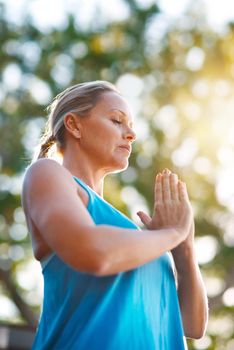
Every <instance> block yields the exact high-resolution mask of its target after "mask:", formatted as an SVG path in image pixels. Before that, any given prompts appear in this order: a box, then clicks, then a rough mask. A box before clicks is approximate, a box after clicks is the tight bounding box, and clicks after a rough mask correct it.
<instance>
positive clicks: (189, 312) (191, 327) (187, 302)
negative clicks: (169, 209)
mask: <svg viewBox="0 0 234 350" xmlns="http://www.w3.org/2000/svg"><path fill="white" fill-rule="evenodd" d="M161 180H162V183H161V186H162V187H163V186H168V184H170V191H169V192H168V193H167V192H165V191H164V192H163V193H164V196H165V197H166V198H164V199H165V200H166V202H170V201H171V200H172V201H177V200H178V199H179V198H178V196H177V194H178V192H177V191H176V187H177V186H178V178H177V176H176V175H175V174H172V173H170V172H164V173H163V176H162V177H161ZM160 197H161V194H160V193H155V202H156V203H157V202H160V201H161V198H160ZM138 215H139V216H140V218H141V220H142V222H143V223H144V224H145V225H146V227H147V228H149V229H155V228H157V227H158V228H160V227H161V225H162V222H161V218H160V212H159V211H157V208H155V213H154V215H153V217H152V218H150V217H149V216H148V215H147V214H145V213H143V212H140V213H138ZM172 255H173V258H174V262H175V267H176V270H177V278H178V297H179V303H180V309H181V316H182V320H183V326H184V332H185V336H186V337H188V338H195V339H197V338H201V337H202V336H203V334H204V332H205V329H206V324H207V319H208V306H207V296H206V292H205V288H204V284H203V281H202V277H201V273H200V270H199V266H198V264H197V261H196V257H195V250H194V223H193V221H192V222H191V226H190V228H189V235H188V236H187V237H186V239H185V240H184V241H183V242H181V243H180V244H179V245H178V246H177V247H175V248H174V249H172Z"/></svg>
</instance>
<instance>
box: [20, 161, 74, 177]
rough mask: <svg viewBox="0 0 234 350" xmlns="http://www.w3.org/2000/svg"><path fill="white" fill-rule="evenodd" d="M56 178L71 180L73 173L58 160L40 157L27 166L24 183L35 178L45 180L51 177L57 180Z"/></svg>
mask: <svg viewBox="0 0 234 350" xmlns="http://www.w3.org/2000/svg"><path fill="white" fill-rule="evenodd" d="M55 175H56V176H55ZM51 177H52V178H51ZM56 178H59V179H62V178H64V179H70V180H71V179H72V174H71V173H70V172H69V171H68V170H67V169H66V168H65V167H64V166H62V165H61V164H59V163H58V162H57V161H55V160H53V159H48V158H42V159H38V160H37V161H36V162H34V163H33V164H31V165H30V166H29V167H28V168H27V170H26V173H25V176H24V183H25V182H29V181H34V180H38V181H43V180H45V179H46V180H47V181H50V179H52V180H55V179H56Z"/></svg>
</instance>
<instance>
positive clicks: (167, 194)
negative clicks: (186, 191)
mask: <svg viewBox="0 0 234 350" xmlns="http://www.w3.org/2000/svg"><path fill="white" fill-rule="evenodd" d="M169 178H170V172H169V170H167V169H166V170H165V171H164V172H163V176H162V195H163V201H164V202H168V201H170V199H171V189H170V179H169Z"/></svg>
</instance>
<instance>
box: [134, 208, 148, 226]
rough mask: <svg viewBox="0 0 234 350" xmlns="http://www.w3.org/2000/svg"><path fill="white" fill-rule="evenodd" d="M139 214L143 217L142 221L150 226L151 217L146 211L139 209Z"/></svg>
mask: <svg viewBox="0 0 234 350" xmlns="http://www.w3.org/2000/svg"><path fill="white" fill-rule="evenodd" d="M137 215H138V216H139V218H140V219H141V222H142V223H143V224H144V225H145V226H146V227H149V225H150V223H151V217H150V216H149V215H148V214H146V213H144V212H143V211H138V213H137Z"/></svg>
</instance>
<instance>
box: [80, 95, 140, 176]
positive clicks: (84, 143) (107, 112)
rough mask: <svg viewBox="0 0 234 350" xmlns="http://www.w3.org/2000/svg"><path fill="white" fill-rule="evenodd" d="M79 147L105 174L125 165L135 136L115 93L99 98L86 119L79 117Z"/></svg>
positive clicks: (126, 109) (125, 108) (124, 106)
mask: <svg viewBox="0 0 234 350" xmlns="http://www.w3.org/2000/svg"><path fill="white" fill-rule="evenodd" d="M79 122H80V127H81V138H80V147H81V149H82V150H83V151H84V152H85V153H86V154H87V156H88V157H89V159H91V160H92V161H93V162H94V163H95V164H96V165H97V167H101V168H104V169H105V170H106V171H107V172H110V171H111V172H113V171H118V170H123V169H125V168H126V167H127V166H128V158H129V156H130V154H131V144H132V142H133V141H134V140H135V137H136V134H135V132H134V131H133V118H132V114H131V111H130V108H129V105H128V104H127V102H126V100H125V99H124V98H123V97H121V96H119V95H118V94H117V93H115V92H106V93H103V95H102V96H101V97H100V99H99V101H98V102H97V104H96V106H95V107H94V108H93V109H92V110H91V111H90V112H89V114H88V116H86V117H84V118H79Z"/></svg>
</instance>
